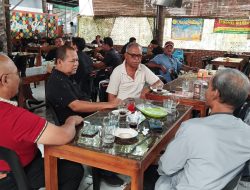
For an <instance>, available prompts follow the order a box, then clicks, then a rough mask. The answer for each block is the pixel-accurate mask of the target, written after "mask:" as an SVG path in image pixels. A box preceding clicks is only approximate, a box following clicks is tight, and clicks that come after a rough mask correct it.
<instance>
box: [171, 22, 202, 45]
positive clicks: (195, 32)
mask: <svg viewBox="0 0 250 190" xmlns="http://www.w3.org/2000/svg"><path fill="white" fill-rule="evenodd" d="M203 22H204V19H201V18H174V19H172V30H171V38H172V39H174V40H187V41H200V40H201V37H202V29H203Z"/></svg>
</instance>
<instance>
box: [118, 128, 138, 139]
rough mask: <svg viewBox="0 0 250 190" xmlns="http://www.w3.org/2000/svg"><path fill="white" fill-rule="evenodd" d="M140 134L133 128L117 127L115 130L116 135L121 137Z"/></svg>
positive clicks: (132, 136)
mask: <svg viewBox="0 0 250 190" xmlns="http://www.w3.org/2000/svg"><path fill="white" fill-rule="evenodd" d="M137 135H138V132H137V131H136V130H134V129H131V128H117V129H116V130H115V136H116V137H119V138H121V139H131V138H134V137H136V136H137Z"/></svg>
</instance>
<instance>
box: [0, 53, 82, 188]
mask: <svg viewBox="0 0 250 190" xmlns="http://www.w3.org/2000/svg"><path fill="white" fill-rule="evenodd" d="M19 83H20V78H19V75H18V71H17V68H16V66H15V64H14V63H13V61H12V60H11V59H10V58H8V57H7V56H5V55H3V54H0V108H1V109H0V121H1V122H0V131H1V133H0V146H2V147H5V148H8V149H11V150H13V151H14V152H16V154H17V155H18V157H19V160H20V162H21V165H22V166H23V168H24V172H25V174H26V176H27V178H28V185H29V186H30V188H31V189H39V188H41V187H44V186H45V177H44V160H43V158H42V156H41V153H40V151H39V150H38V148H37V144H36V143H39V144H45V145H63V144H66V143H68V142H70V141H71V140H72V139H73V138H74V136H75V133H76V130H75V126H76V125H78V124H80V123H81V122H82V121H83V119H82V118H81V117H79V116H70V117H68V118H67V119H66V120H65V123H64V124H62V125H61V126H60V127H58V126H56V125H54V124H52V123H50V122H48V121H46V119H44V118H41V117H39V116H37V115H35V114H33V113H30V112H29V111H27V110H26V109H23V108H21V107H17V102H14V101H11V100H10V99H11V98H12V97H13V96H15V95H16V94H17V92H18V86H19ZM83 172H84V170H83V168H82V166H81V164H78V163H74V162H70V161H67V160H63V159H62V160H61V159H59V160H58V182H59V183H58V184H59V189H60V190H77V189H78V187H79V184H80V182H81V180H82V177H83ZM0 189H1V190H17V184H16V181H15V178H14V175H13V172H12V171H11V169H10V167H9V166H8V164H7V163H6V162H5V161H3V160H1V161H0Z"/></svg>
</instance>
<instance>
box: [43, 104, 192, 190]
mask: <svg viewBox="0 0 250 190" xmlns="http://www.w3.org/2000/svg"><path fill="white" fill-rule="evenodd" d="M177 110H178V114H177V115H176V114H173V115H172V116H171V115H168V116H167V117H165V118H163V119H162V121H163V122H164V125H163V132H162V133H153V132H150V133H149V134H148V135H147V136H144V135H142V134H141V133H139V135H138V136H137V137H136V138H134V139H133V140H132V139H131V140H129V141H128V142H129V143H130V144H128V145H125V144H122V143H121V142H120V143H119V140H118V139H116V141H115V143H114V145H113V147H110V148H105V147H103V146H102V145H101V142H100V137H99V136H98V135H96V136H94V137H92V138H89V137H83V136H81V135H80V131H81V130H79V131H78V133H77V135H76V138H75V139H74V141H73V142H72V143H70V144H67V145H62V146H48V145H46V146H45V148H44V160H45V185H46V190H57V189H58V180H57V159H58V158H64V159H67V160H71V161H74V162H78V163H82V164H86V165H89V166H92V167H96V168H101V169H105V170H108V171H112V172H116V173H120V174H124V175H127V176H130V177H131V190H142V189H143V176H144V171H145V170H146V169H147V168H148V166H149V165H150V164H152V163H153V162H154V161H155V160H156V158H157V157H158V155H159V154H160V152H161V151H162V150H163V149H165V147H166V145H167V144H168V143H169V142H170V141H171V139H172V138H173V137H174V135H175V133H176V131H177V130H178V128H179V126H180V124H181V123H182V122H183V121H185V120H187V119H189V118H190V117H191V113H192V107H190V106H184V105H179V106H178V107H177ZM108 113H109V111H101V112H97V113H95V114H93V115H91V116H88V117H86V118H85V119H84V120H85V121H90V122H91V124H93V125H102V119H103V117H104V116H107V114H108ZM147 123H148V122H146V121H144V122H142V123H141V124H140V126H139V128H143V127H146V128H148V125H147ZM128 142H126V143H128ZM140 143H141V144H140ZM134 147H136V149H134ZM143 147H144V149H143ZM130 151H132V152H130Z"/></svg>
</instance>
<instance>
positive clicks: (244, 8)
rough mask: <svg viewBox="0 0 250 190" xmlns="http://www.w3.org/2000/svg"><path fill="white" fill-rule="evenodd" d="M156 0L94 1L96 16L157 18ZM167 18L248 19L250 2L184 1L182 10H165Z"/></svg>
mask: <svg viewBox="0 0 250 190" xmlns="http://www.w3.org/2000/svg"><path fill="white" fill-rule="evenodd" d="M154 1H155V0H126V1H124V0H93V8H94V14H95V16H155V13H156V6H155V5H153V2H154ZM165 15H166V17H175V16H177V17H179V16H185V17H205V18H247V19H249V17H250V16H249V15H250V0H182V6H181V8H170V7H166V8H165Z"/></svg>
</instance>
